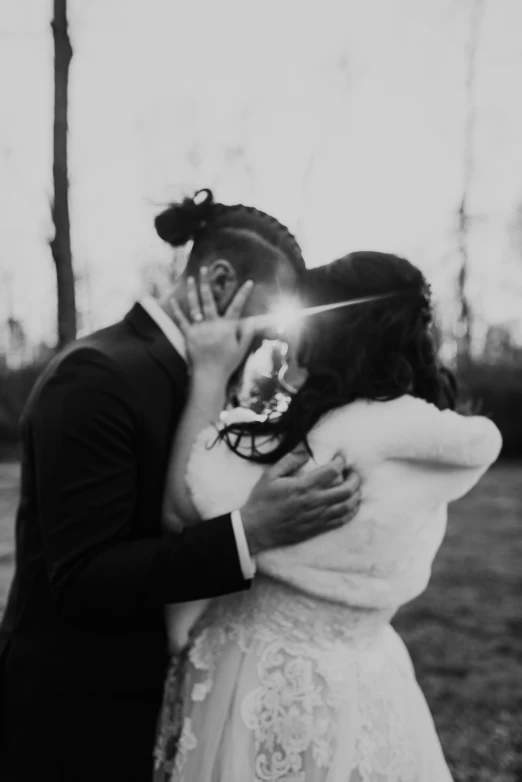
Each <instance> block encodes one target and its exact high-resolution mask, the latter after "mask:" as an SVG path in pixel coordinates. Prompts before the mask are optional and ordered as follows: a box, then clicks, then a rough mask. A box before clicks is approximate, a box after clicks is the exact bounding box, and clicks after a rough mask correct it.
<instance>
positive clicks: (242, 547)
mask: <svg viewBox="0 0 522 782" xmlns="http://www.w3.org/2000/svg"><path fill="white" fill-rule="evenodd" d="M231 516H232V529H233V530H234V537H235V539H236V546H237V553H238V556H239V564H240V565H241V570H242V572H243V577H244V578H245V580H247V581H249V580H250V579H252V578H254V576H255V573H256V563H255V562H254V560H253V559H252V557H251V556H250V551H249V550H248V543H247V539H246V535H245V528H244V527H243V520H242V518H241V513H240V512H239V511H238V510H235V511H233V512H232V513H231Z"/></svg>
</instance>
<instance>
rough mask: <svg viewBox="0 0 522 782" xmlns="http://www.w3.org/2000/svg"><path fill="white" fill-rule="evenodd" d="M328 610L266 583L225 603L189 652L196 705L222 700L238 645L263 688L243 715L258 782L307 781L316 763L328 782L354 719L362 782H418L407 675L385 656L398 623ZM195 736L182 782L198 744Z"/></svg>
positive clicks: (246, 702) (354, 755)
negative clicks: (226, 661)
mask: <svg viewBox="0 0 522 782" xmlns="http://www.w3.org/2000/svg"><path fill="white" fill-rule="evenodd" d="M289 593H291V598H290V595H289ZM319 603H320V604H318V601H316V600H314V599H311V598H307V597H306V596H304V595H299V594H298V593H297V594H296V592H295V591H294V590H291V589H289V588H287V587H285V586H283V585H279V584H276V583H275V582H270V580H268V579H262V578H260V579H259V582H258V583H257V584H254V586H253V587H252V589H251V590H250V592H249V593H245V594H243V595H234V596H231V597H230V598H225V599H223V600H221V601H218V602H217V603H216V604H215V606H214V607H213V608H212V609H211V611H210V612H209V613H208V614H207V615H206V617H205V618H204V620H203V621H202V624H201V628H200V630H199V632H197V633H196V638H195V641H194V644H193V646H192V648H191V650H190V653H189V658H190V663H191V666H192V669H193V670H192V672H191V680H192V689H191V693H190V697H191V700H192V701H193V702H203V701H205V699H206V698H207V697H208V696H209V694H210V693H211V692H212V689H213V685H214V681H215V676H216V669H217V666H218V664H219V661H220V658H221V655H222V654H223V653H224V651H225V647H226V646H227V645H229V644H231V643H233V644H235V645H237V646H239V648H240V649H241V650H242V652H243V653H244V654H246V655H249V654H255V655H256V658H257V663H256V666H257V674H258V679H259V683H258V686H257V687H254V688H253V689H252V690H251V691H250V692H249V693H248V695H246V697H245V698H244V699H243V702H242V707H241V716H242V719H243V722H244V724H245V725H246V726H247V727H248V728H249V730H250V731H251V732H252V737H253V742H254V750H255V780H253V782H305V768H307V767H308V768H309V766H310V763H311V762H313V764H314V765H315V767H316V768H318V769H323V770H324V772H325V775H326V770H327V769H328V768H329V767H330V765H331V763H332V762H333V759H334V757H335V756H336V755H337V754H338V752H339V743H340V742H344V741H346V740H348V741H350V740H351V739H350V738H348V739H347V738H346V737H345V736H344V734H343V733H342V732H341V734H339V731H340V730H341V731H342V727H340V726H342V725H343V724H344V723H343V719H342V718H343V716H344V717H346V715H347V714H349V715H350V722H349V723H348V724H349V725H350V731H349V732H350V733H351V734H354V733H356V735H353V736H352V739H353V750H352V751H351V752H350V761H351V762H352V764H353V769H354V770H356V771H357V772H358V776H357V777H354V779H356V780H357V782H383V781H385V782H417V781H416V776H415V768H416V763H415V756H414V741H413V740H412V737H410V736H409V735H408V731H407V719H406V718H407V715H406V714H404V713H402V712H401V710H400V708H401V707H400V704H401V703H402V698H401V697H400V691H401V688H402V687H403V685H404V678H403V677H404V671H401V670H398V669H397V666H396V665H394V663H393V660H390V661H389V660H388V659H387V654H386V644H385V643H384V651H383V641H382V638H383V636H382V633H383V631H384V630H385V629H386V627H387V619H388V618H389V617H388V615H385V614H383V613H382V612H378V615H376V614H375V612H367V611H361V612H358V611H355V610H352V609H348V608H347V607H346V606H342V605H338V606H336V605H334V604H323V603H322V602H321V601H319ZM392 657H393V655H392ZM198 674H199V675H198ZM406 675H409V676H411V671H407V672H406ZM397 704H399V706H397ZM355 728H357V730H355ZM187 731H188V732H187V736H188V739H189V740H188V741H187V742H185V745H184V751H183V756H182V753H181V752H180V754H179V755H178V760H177V770H178V773H179V774H180V776H179V777H176V780H178V779H179V780H182V779H183V776H182V770H183V764H184V761H185V758H186V757H187V754H188V752H189V751H190V750H191V749H192V748H194V747H195V746H196V744H197V742H196V737H195V736H193V734H191V731H190V726H188V728H187ZM173 778H174V777H173ZM347 779H349V777H347Z"/></svg>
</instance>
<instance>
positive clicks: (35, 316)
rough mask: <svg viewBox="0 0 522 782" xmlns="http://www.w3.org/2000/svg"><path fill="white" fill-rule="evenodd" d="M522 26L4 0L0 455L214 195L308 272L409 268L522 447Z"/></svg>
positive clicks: (458, 354) (389, 1)
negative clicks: (47, 389) (165, 222)
mask: <svg viewBox="0 0 522 782" xmlns="http://www.w3.org/2000/svg"><path fill="white" fill-rule="evenodd" d="M51 21H52V25H51V24H50V23H51ZM520 29H522V5H521V4H520V3H519V2H518V0H495V2H493V0H437V2H434V0H364V2H363V0H325V2H321V3H319V2H315V1H314V0H307V2H303V1H302V0H299V2H298V0H283V1H282V2H277V3H276V2H275V0H273V1H272V2H269V3H264V4H262V5H261V6H258V5H257V4H255V3H253V2H244V1H243V0H221V2H220V3H219V4H214V3H212V2H210V0H199V2H197V3H192V4H187V3H181V2H180V1H178V0H176V1H175V2H171V1H170V0H151V1H150V2H147V3H144V2H140V0H135V1H134V2H125V3H124V2H123V1H122V0H103V2H102V0H45V1H43V0H22V1H20V0H3V3H2V7H1V11H0V44H1V46H0V65H1V67H0V84H1V86H2V101H3V104H4V105H3V117H4V120H3V122H2V127H1V128H0V200H1V203H2V208H1V209H0V457H1V456H2V455H4V456H5V455H6V454H10V453H11V454H12V453H13V449H16V444H17V436H18V425H17V421H18V418H19V415H20V412H21V410H22V408H23V406H24V403H25V400H26V398H27V395H28V393H29V391H30V389H31V386H32V384H33V383H34V380H35V378H36V377H37V376H38V373H39V372H40V371H41V368H42V367H43V366H44V365H45V362H46V361H47V360H48V359H49V357H50V356H51V355H52V354H53V352H54V351H55V349H56V347H58V346H62V345H64V344H66V343H67V342H68V341H69V340H71V339H73V338H74V337H75V336H76V335H81V334H83V333H86V332H88V331H90V330H93V329H95V328H98V327H100V326H103V325H106V324H108V323H110V322H112V321H115V320H117V319H118V318H119V317H121V316H122V315H123V314H124V312H125V311H126V309H127V308H128V307H129V306H130V305H131V304H132V302H133V300H134V299H135V298H136V297H137V296H139V295H140V293H141V292H142V291H143V290H145V289H147V290H149V291H152V292H154V293H159V292H160V291H161V290H162V288H163V287H164V286H165V285H166V283H167V281H168V280H169V279H171V277H172V275H174V274H175V273H176V271H177V270H179V264H182V262H183V258H182V257H180V258H179V259H178V265H176V263H173V262H172V257H171V255H170V253H169V251H168V248H166V247H164V246H162V244H161V242H160V241H159V240H158V239H157V237H156V236H155V234H154V232H153V229H152V221H153V217H154V214H155V213H156V212H157V211H159V209H160V208H161V207H162V206H163V205H164V204H165V203H166V202H168V201H169V200H171V199H173V198H177V197H179V196H180V195H183V194H185V193H190V192H192V191H194V190H195V189H196V188H199V187H204V186H210V187H212V188H214V190H215V192H216V195H217V197H218V198H221V199H222V200H224V201H229V202H237V201H243V202H246V203H254V204H256V205H257V206H259V207H260V208H262V209H265V210H267V211H269V212H273V213H274V214H276V215H277V216H278V217H279V218H280V219H281V220H282V221H284V222H286V223H287V224H288V225H289V227H290V229H291V230H293V231H294V232H295V233H296V235H297V237H298V239H299V241H300V242H301V244H302V247H303V250H304V255H305V258H306V259H307V261H308V264H309V265H317V264H321V263H326V262H328V261H329V260H332V259H333V258H334V257H336V256H339V255H342V254H344V253H346V252H348V251H349V250H352V249H361V248H368V249H382V250H388V251H393V252H399V253H403V254H405V255H407V256H408V257H409V258H411V259H412V260H413V261H414V262H415V263H417V264H419V265H420V266H421V268H422V269H423V270H424V271H425V273H426V274H427V276H428V278H429V279H430V280H431V282H432V284H433V289H434V292H435V295H436V299H437V302H438V324H437V327H438V332H439V340H440V344H441V355H442V357H443V359H444V360H445V361H446V362H447V363H448V364H449V365H450V366H452V367H453V368H454V369H456V370H457V372H458V375H459V378H460V380H461V382H462V383H463V385H464V387H465V389H466V392H467V393H468V394H469V395H470V396H471V397H472V398H473V400H474V401H475V402H476V403H477V404H478V405H479V407H480V409H481V410H482V411H483V412H484V413H485V414H487V415H490V416H491V417H492V418H493V420H495V422H496V423H497V424H498V426H499V427H500V428H501V430H502V433H503V435H504V452H503V455H504V456H505V457H521V456H522V361H521V357H522V318H521V317H520V315H521V311H522V180H521V178H520V171H522V143H521V142H520V138H521V137H522V109H521V108H520V102H519V101H518V100H517V99H516V95H517V91H518V89H519V85H520V83H522V47H521V45H520V35H519V31H520Z"/></svg>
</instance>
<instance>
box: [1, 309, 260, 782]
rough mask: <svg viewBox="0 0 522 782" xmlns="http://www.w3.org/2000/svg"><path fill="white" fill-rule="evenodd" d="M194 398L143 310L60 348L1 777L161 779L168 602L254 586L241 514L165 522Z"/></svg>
mask: <svg viewBox="0 0 522 782" xmlns="http://www.w3.org/2000/svg"><path fill="white" fill-rule="evenodd" d="M186 388H187V371H186V366H185V363H184V361H183V360H182V359H181V357H180V356H179V355H178V354H177V353H176V351H175V350H174V348H173V347H172V346H171V344H170V343H169V342H168V340H167V339H166V337H165V336H164V334H163V333H162V332H161V330H160V329H159V328H158V326H157V325H156V324H155V323H154V322H153V320H152V319H151V318H150V317H149V315H148V314H147V313H146V312H145V311H144V310H143V308H142V307H141V306H140V305H136V306H135V307H134V308H133V310H132V311H131V312H130V313H129V314H128V315H127V317H126V318H125V319H124V320H123V321H122V322H121V323H118V324H116V325H115V326H112V327H110V328H107V329H104V330H103V331H99V332H97V333H95V334H93V335H91V336H89V337H86V338H85V339H82V340H79V341H78V342H75V343H74V344H73V345H72V346H69V347H68V348H67V349H66V350H65V351H64V352H62V353H61V354H60V355H59V356H58V357H57V358H56V359H55V360H54V361H53V362H52V363H51V364H50V366H48V367H47V369H46V370H45V372H44V373H43V376H42V377H41V378H40V380H39V381H38V383H37V385H36V387H35V389H34V391H33V393H32V395H31V397H30V399H29V402H28V404H27V407H26V410H25V412H24V415H23V419H22V433H23V462H22V486H21V500H20V506H19V510H18V516H17V520H16V570H15V576H14V580H13V583H12V587H11V591H10V595H9V599H8V604H7V609H6V612H5V615H4V618H3V622H2V624H1V626H0V660H1V665H0V668H1V670H2V674H1V676H2V678H1V680H0V688H1V689H0V692H2V691H3V731H2V733H1V734H0V735H3V739H2V740H0V778H1V779H2V782H10V780H15V779H16V780H20V781H21V780H24V781H25V780H29V779H31V778H36V776H37V775H38V776H39V777H42V778H44V779H47V778H49V779H51V778H52V779H53V780H58V779H60V780H61V779H64V780H67V782H69V781H70V780H71V781H72V780H77V779H78V780H80V779H84V778H85V779H88V778H89V779H90V782H92V779H93V778H94V779H96V780H103V779H105V778H107V779H109V778H110V774H114V773H117V774H118V776H117V777H114V776H112V780H115V779H120V778H121V779H122V780H123V779H125V780H126V782H129V780H134V779H136V780H143V782H145V780H146V779H150V768H151V762H152V761H151V757H152V749H153V740H154V727H155V721H156V717H157V714H158V711H159V708H160V702H161V695H162V687H163V678H164V674H165V667H166V663H167V639H166V632H165V622H164V611H163V608H164V605H165V604H166V603H170V602H179V601H185V600H194V599H198V598H202V597H209V596H215V595H220V594H223V593H227V592H233V591H237V590H240V589H243V588H246V587H247V586H248V582H246V581H245V580H244V579H243V576H242V573H241V569H240V564H239V560H238V555H237V549H236V544H235V539H234V535H233V530H232V524H231V519H230V517H229V516H223V517H221V518H218V519H214V520H212V521H209V522H203V523H201V524H199V525H197V526H193V527H190V528H188V529H187V530H186V531H185V532H183V533H182V534H176V533H172V532H169V531H166V530H164V529H163V528H162V525H161V506H162V495H163V490H164V482H165V474H166V469H167V464H168V459H169V455H170V446H171V440H172V435H173V431H174V429H175V427H176V425H177V423H178V421H179V418H180V415H181V413H182V410H183V406H184V401H185V395H186ZM86 746H87V747H88V756H89V758H90V761H87V759H86V756H85V747H86ZM29 747H32V749H31V750H30V751H28V748H29ZM82 747H83V750H82ZM77 753H79V754H80V756H82V757H80V758H79V757H78V756H77ZM38 754H39V755H40V756H39V758H38V760H37V761H34V760H31V755H32V756H33V758H34V757H36V756H37V755H38ZM123 756H125V759H124V758H123ZM2 763H3V764H4V766H2ZM33 763H34V765H33ZM91 766H92V768H91ZM147 769H148V772H147ZM104 770H105V771H106V772H107V776H105V773H104ZM94 772H96V773H95V776H94V777H92V776H91V777H89V776H88V775H89V774H90V773H91V774H92V773H94Z"/></svg>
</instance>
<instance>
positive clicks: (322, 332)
mask: <svg viewBox="0 0 522 782" xmlns="http://www.w3.org/2000/svg"><path fill="white" fill-rule="evenodd" d="M392 292H393V293H394V294H395V295H393V296H390V297H389V298H385V299H381V300H378V301H373V302H369V303H368V302H366V303H364V304H359V305H355V306H352V307H341V308H339V309H332V310H330V311H325V312H322V313H320V314H316V315H314V316H313V317H311V318H309V319H307V321H306V324H305V325H303V327H302V333H301V338H300V344H299V349H298V354H297V358H298V361H299V363H300V364H301V365H302V366H304V367H306V368H307V370H308V377H307V380H306V382H305V383H304V384H303V385H302V386H301V388H300V389H299V390H298V391H297V393H296V394H295V395H294V396H293V397H292V399H291V401H290V404H289V406H288V408H287V410H286V411H285V412H284V413H283V414H282V415H280V416H278V417H273V418H269V419H268V420H266V421H259V422H253V423H244V424H231V425H230V426H229V427H226V428H225V429H224V430H222V432H221V433H220V435H219V436H220V437H221V438H223V439H225V441H226V442H227V443H228V445H229V446H230V448H232V450H234V451H236V453H238V455H240V456H243V457H244V458H248V459H250V460H252V461H258V462H261V463H270V462H273V461H277V459H279V458H281V456H283V455H284V454H285V453H288V452H289V451H290V450H292V449H293V448H294V447H295V446H297V445H298V444H299V443H301V442H304V443H305V444H306V445H307V435H308V433H309V431H310V430H311V429H312V427H313V426H314V425H315V424H316V423H317V422H318V421H319V420H320V418H321V417H322V416H323V415H325V414H326V413H328V412H329V411H331V410H334V409H335V408H338V407H341V406H343V405H346V404H349V403H351V402H354V401H355V400H358V399H365V400H374V401H383V402H384V401H390V400H392V399H397V398H398V397H400V396H403V395H404V394H410V395H411V396H414V397H418V398H420V399H424V400H425V401H427V402H430V403H432V404H434V405H435V406H436V407H438V408H439V409H441V410H443V409H446V408H450V409H455V406H456V401H457V399H456V397H457V387H456V383H455V380H454V378H453V376H452V374H451V373H450V372H449V370H447V369H445V368H444V367H442V366H441V365H440V363H439V360H438V357H437V350H436V345H435V341H434V338H433V335H432V330H431V326H432V303H431V294H430V288H429V285H428V284H427V282H426V279H425V278H424V276H423V274H422V273H421V272H420V270H419V269H417V268H416V267H415V266H414V265H413V264H411V263H410V262H409V261H407V260H406V259H405V258H400V257H399V256H396V255H391V254H388V253H380V252H356V253H350V254H349V255H347V256H345V257H344V258H341V259H339V260H337V261H334V262H333V263H331V264H328V265H327V266H320V267H317V268H314V269H309V270H308V271H307V272H306V275H305V277H304V281H303V286H302V296H303V297H304V298H305V300H306V304H307V305H308V306H318V305H324V304H335V303H338V302H342V301H344V300H349V299H358V298H362V297H367V296H379V295H381V296H382V295H383V294H390V293H392ZM258 435H262V436H263V437H262V439H263V440H264V443H265V445H266V443H267V437H268V439H269V440H270V439H272V441H273V444H274V447H273V448H272V449H266V447H264V448H263V451H262V452H261V451H258V450H257V449H256V439H255V438H256V437H257V436H258ZM245 437H246V438H247V443H250V448H249V449H248V448H245V441H244V438H245Z"/></svg>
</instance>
